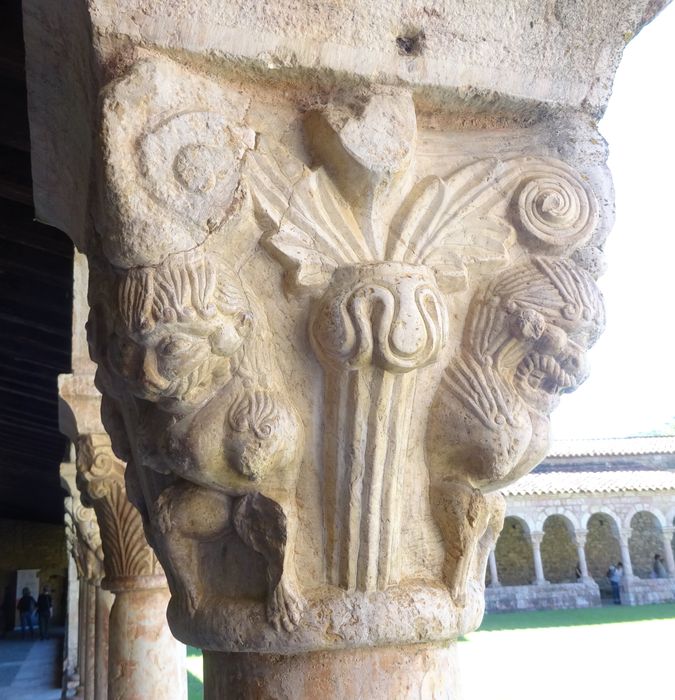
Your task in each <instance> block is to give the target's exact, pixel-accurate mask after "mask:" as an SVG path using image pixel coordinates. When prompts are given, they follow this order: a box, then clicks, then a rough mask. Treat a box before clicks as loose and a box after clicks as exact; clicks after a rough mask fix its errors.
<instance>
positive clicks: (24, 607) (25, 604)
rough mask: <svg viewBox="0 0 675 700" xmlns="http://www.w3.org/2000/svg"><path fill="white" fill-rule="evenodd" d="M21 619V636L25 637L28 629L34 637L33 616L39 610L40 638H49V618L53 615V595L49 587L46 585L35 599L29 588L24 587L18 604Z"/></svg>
mask: <svg viewBox="0 0 675 700" xmlns="http://www.w3.org/2000/svg"><path fill="white" fill-rule="evenodd" d="M16 607H17V609H18V611H19V618H20V620H21V636H22V637H24V638H25V636H26V631H27V630H28V631H29V632H30V636H31V638H32V637H33V616H34V615H35V612H36V611H37V618H38V627H39V630H40V639H49V620H50V618H51V616H52V597H51V595H50V594H49V587H48V586H45V587H44V588H43V589H42V593H40V595H39V596H38V599H37V600H35V598H33V596H32V595H31V592H30V589H29V588H24V589H23V591H22V595H21V598H19V602H18V603H17V605H16Z"/></svg>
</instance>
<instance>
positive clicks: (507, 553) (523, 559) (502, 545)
mask: <svg viewBox="0 0 675 700" xmlns="http://www.w3.org/2000/svg"><path fill="white" fill-rule="evenodd" d="M495 557H496V559H497V573H498V574H499V581H500V583H502V584H503V585H504V586H518V585H527V584H529V583H531V582H532V581H534V559H533V556H532V545H531V544H530V537H529V534H528V533H527V531H526V530H525V527H524V525H523V523H522V521H521V520H519V519H518V518H506V520H505V521H504V528H503V529H502V533H501V535H500V536H499V539H498V540H497V545H496V548H495Z"/></svg>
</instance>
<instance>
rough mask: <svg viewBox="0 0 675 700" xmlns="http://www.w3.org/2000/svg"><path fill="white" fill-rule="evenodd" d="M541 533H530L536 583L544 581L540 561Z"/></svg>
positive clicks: (542, 567)
mask: <svg viewBox="0 0 675 700" xmlns="http://www.w3.org/2000/svg"><path fill="white" fill-rule="evenodd" d="M542 537H543V534H542V533H534V532H533V533H532V556H533V558H534V577H535V583H536V584H537V585H539V584H542V583H546V579H545V578H544V565H543V563H542V561H541V540H542Z"/></svg>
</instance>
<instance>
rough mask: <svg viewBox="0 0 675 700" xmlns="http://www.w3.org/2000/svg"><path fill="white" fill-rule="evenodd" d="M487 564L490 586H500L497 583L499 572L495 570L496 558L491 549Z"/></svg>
mask: <svg viewBox="0 0 675 700" xmlns="http://www.w3.org/2000/svg"><path fill="white" fill-rule="evenodd" d="M488 565H489V567H490V586H491V587H492V588H496V587H497V586H501V585H502V584H501V583H499V572H498V571H497V558H496V557H495V550H494V549H491V550H490V554H489V555H488Z"/></svg>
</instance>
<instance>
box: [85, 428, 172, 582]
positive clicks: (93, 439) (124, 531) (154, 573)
mask: <svg viewBox="0 0 675 700" xmlns="http://www.w3.org/2000/svg"><path fill="white" fill-rule="evenodd" d="M124 471H125V466H124V463H123V462H121V461H120V460H119V459H117V458H116V457H115V455H114V454H113V452H112V448H111V445H110V439H109V438H108V436H107V435H101V434H98V435H96V434H89V435H83V436H80V439H79V441H78V445H77V482H78V487H79V489H80V491H81V493H82V499H83V503H84V505H86V506H88V507H90V508H92V509H93V511H94V512H95V513H96V519H97V521H98V523H99V531H100V537H101V547H102V550H103V552H104V554H105V557H104V560H103V564H104V567H105V572H106V585H107V586H108V587H111V588H114V587H115V586H116V585H119V584H120V582H121V581H122V580H123V579H127V578H132V577H133V578H136V579H138V578H139V577H148V578H152V577H161V574H162V570H161V568H160V566H159V563H158V562H157V559H156V558H155V555H154V553H153V551H152V549H151V548H150V546H149V545H148V543H147V542H146V540H145V536H144V533H143V524H142V522H141V516H140V514H139V513H138V511H137V510H136V508H135V507H134V506H133V505H132V504H131V503H130V501H129V500H128V498H127V496H126V489H125V483H124Z"/></svg>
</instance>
